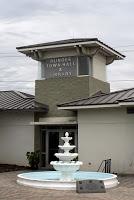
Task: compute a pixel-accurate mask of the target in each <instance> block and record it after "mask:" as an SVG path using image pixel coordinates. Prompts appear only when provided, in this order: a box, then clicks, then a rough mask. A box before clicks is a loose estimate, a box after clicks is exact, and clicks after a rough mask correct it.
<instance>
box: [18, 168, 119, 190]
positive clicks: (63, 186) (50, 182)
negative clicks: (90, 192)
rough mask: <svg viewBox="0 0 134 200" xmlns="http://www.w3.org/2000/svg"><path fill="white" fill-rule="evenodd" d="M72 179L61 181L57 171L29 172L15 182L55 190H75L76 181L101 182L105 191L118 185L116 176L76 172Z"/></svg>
mask: <svg viewBox="0 0 134 200" xmlns="http://www.w3.org/2000/svg"><path fill="white" fill-rule="evenodd" d="M73 178H74V180H73V181H63V180H62V181H61V180H60V179H61V173H60V172H58V171H51V172H50V171H45V172H29V173H23V174H19V175H18V176H17V182H18V183H19V184H21V185H26V186H30V187H35V188H44V189H55V190H75V189H76V181H77V180H102V181H104V185H105V188H106V189H108V188H112V187H115V186H117V185H118V184H119V182H118V180H117V176H116V175H114V174H108V173H101V172H85V171H77V172H75V173H74V174H73Z"/></svg>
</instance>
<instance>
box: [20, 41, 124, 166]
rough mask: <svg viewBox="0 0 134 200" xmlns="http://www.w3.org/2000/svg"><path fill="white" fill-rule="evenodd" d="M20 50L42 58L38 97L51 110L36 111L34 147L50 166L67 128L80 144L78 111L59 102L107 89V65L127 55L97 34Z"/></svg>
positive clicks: (37, 99) (46, 164) (36, 97)
mask: <svg viewBox="0 0 134 200" xmlns="http://www.w3.org/2000/svg"><path fill="white" fill-rule="evenodd" d="M17 50H18V51H19V52H21V53H24V54H25V55H27V56H29V57H31V58H32V59H34V60H37V61H38V62H39V68H40V78H39V80H36V82H35V100H36V101H37V102H39V103H42V104H47V105H48V107H49V111H48V112H47V113H36V114H35V125H37V126H36V128H35V149H39V150H40V151H41V160H42V163H41V165H42V166H44V167H49V163H50V161H51V160H53V159H54V158H53V155H54V153H55V152H56V151H57V150H58V149H57V148H58V144H59V138H60V137H61V136H62V135H63V134H64V132H66V131H69V132H70V133H71V134H72V135H73V138H74V141H73V143H75V145H76V146H77V147H78V145H77V141H78V139H77V138H78V135H77V129H78V126H77V113H76V112H74V111H63V110H58V109H57V104H61V103H65V102H68V101H74V100H76V99H78V98H79V99H82V98H87V97H89V96H91V95H93V94H95V93H96V92H98V91H100V90H101V91H102V92H105V93H108V92H109V91H110V85H109V83H107V82H106V67H107V65H109V64H111V63H112V62H113V61H114V60H120V59H123V57H124V56H123V55H122V54H120V53H119V52H117V51H116V50H114V49H112V48H111V47H109V46H108V45H106V44H104V43H103V42H101V41H100V40H98V39H97V38H82V39H69V40H61V41H56V42H49V43H42V44H35V45H29V46H23V47H17ZM53 141H54V142H53Z"/></svg>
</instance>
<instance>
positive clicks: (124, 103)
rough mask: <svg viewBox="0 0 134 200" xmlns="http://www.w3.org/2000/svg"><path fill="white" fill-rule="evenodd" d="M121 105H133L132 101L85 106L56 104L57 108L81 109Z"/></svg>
mask: <svg viewBox="0 0 134 200" xmlns="http://www.w3.org/2000/svg"><path fill="white" fill-rule="evenodd" d="M122 106H125V107H126V106H134V102H120V103H117V104H103V105H87V106H58V110H82V109H95V108H117V107H122Z"/></svg>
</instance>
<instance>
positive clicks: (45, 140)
mask: <svg viewBox="0 0 134 200" xmlns="http://www.w3.org/2000/svg"><path fill="white" fill-rule="evenodd" d="M65 132H69V136H71V137H72V140H71V141H70V144H73V145H75V146H76V148H75V149H74V150H73V151H74V152H77V151H78V134H77V126H76V125H75V126H74V125H73V126H42V127H41V155H40V157H41V167H42V168H46V169H50V168H52V166H51V165H50V162H51V161H55V160H58V159H57V158H56V156H55V155H54V154H55V153H57V152H62V150H60V149H59V148H58V145H63V141H62V140H61V137H63V136H64V135H65Z"/></svg>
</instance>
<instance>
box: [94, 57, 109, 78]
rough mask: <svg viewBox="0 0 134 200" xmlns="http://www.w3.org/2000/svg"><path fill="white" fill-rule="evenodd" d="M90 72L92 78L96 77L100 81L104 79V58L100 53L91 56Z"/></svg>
mask: <svg viewBox="0 0 134 200" xmlns="http://www.w3.org/2000/svg"><path fill="white" fill-rule="evenodd" d="M92 74H93V77H94V78H97V79H99V80H101V81H106V58H105V57H104V56H102V55H101V54H96V55H94V56H93V60H92Z"/></svg>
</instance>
